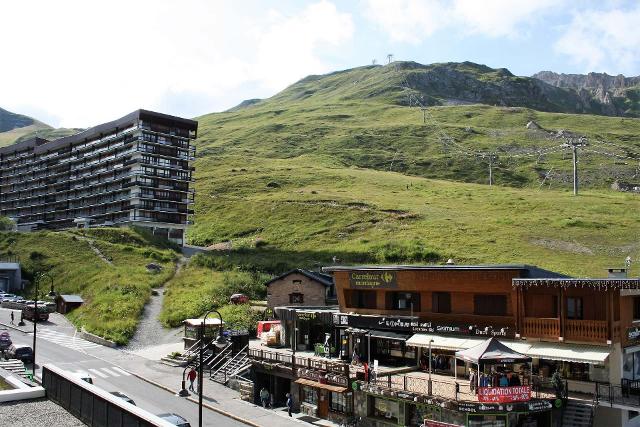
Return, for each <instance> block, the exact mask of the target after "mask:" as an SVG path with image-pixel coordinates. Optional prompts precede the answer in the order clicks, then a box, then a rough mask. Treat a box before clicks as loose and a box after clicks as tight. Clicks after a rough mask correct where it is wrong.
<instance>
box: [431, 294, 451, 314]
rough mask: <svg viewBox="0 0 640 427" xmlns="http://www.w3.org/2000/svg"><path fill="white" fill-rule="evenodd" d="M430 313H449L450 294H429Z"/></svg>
mask: <svg viewBox="0 0 640 427" xmlns="http://www.w3.org/2000/svg"><path fill="white" fill-rule="evenodd" d="M431 311H432V312H434V313H451V293H449V292H434V293H432V294H431Z"/></svg>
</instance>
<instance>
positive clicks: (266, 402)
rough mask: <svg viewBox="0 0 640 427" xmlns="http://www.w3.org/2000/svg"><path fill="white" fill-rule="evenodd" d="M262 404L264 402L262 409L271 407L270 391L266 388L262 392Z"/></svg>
mask: <svg viewBox="0 0 640 427" xmlns="http://www.w3.org/2000/svg"><path fill="white" fill-rule="evenodd" d="M260 402H262V407H263V408H265V409H266V408H267V406H268V405H269V391H268V390H267V389H266V388H264V387H262V389H261V390H260Z"/></svg>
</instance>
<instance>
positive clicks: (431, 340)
mask: <svg viewBox="0 0 640 427" xmlns="http://www.w3.org/2000/svg"><path fill="white" fill-rule="evenodd" d="M432 342H433V339H430V340H429V396H431V343H432Z"/></svg>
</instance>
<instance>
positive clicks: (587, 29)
mask: <svg viewBox="0 0 640 427" xmlns="http://www.w3.org/2000/svg"><path fill="white" fill-rule="evenodd" d="M554 49H555V50H556V52H558V53H561V54H564V55H567V56H568V57H569V58H571V60H572V61H574V62H576V63H578V64H581V65H582V66H584V67H585V68H584V70H585V71H608V72H609V73H612V74H613V73H619V72H624V73H631V74H637V68H638V66H639V65H640V6H639V7H636V8H635V9H631V10H622V9H613V10H608V11H598V10H587V11H582V12H577V13H575V14H574V16H573V19H572V20H571V22H570V23H569V25H568V26H567V27H566V29H565V31H564V33H563V34H562V36H561V37H560V38H559V39H558V41H557V42H556V43H555V45H554Z"/></svg>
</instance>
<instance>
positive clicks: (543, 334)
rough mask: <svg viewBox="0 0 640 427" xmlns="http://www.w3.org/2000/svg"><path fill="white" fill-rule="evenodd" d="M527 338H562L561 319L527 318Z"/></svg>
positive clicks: (525, 330)
mask: <svg viewBox="0 0 640 427" xmlns="http://www.w3.org/2000/svg"><path fill="white" fill-rule="evenodd" d="M523 326H524V327H523V336H524V337H525V338H555V339H556V340H557V339H558V337H559V336H560V319H556V318H538V317H525V318H524V325H523Z"/></svg>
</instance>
